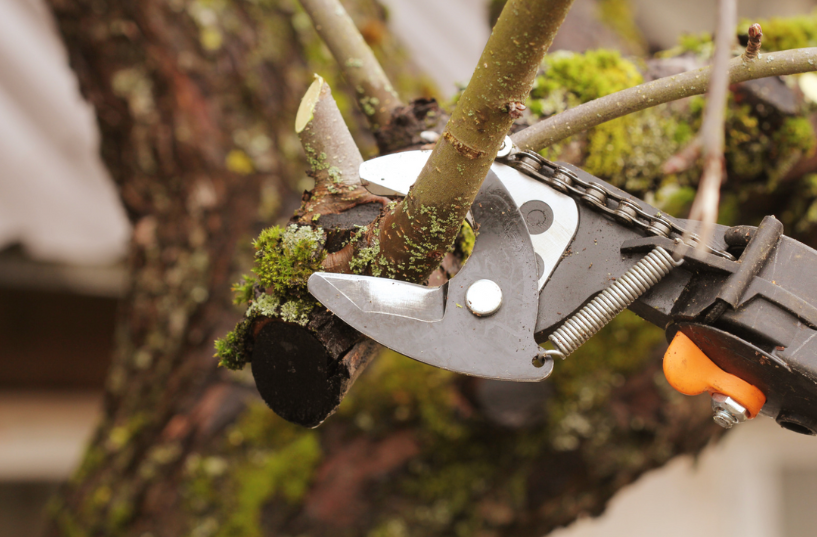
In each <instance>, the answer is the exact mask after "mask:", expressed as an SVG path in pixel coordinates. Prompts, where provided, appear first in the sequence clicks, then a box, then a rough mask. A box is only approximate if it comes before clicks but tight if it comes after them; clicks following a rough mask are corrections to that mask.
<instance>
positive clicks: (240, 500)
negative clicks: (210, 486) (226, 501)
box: [217, 433, 321, 537]
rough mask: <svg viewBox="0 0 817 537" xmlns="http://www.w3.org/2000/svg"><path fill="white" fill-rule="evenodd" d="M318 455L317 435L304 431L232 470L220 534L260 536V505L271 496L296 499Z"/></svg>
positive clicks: (292, 502) (226, 535) (229, 536)
mask: <svg viewBox="0 0 817 537" xmlns="http://www.w3.org/2000/svg"><path fill="white" fill-rule="evenodd" d="M320 459H321V450H320V446H319V445H318V440H317V435H315V434H314V433H313V434H304V435H302V436H300V437H299V438H297V439H295V440H294V441H292V442H291V443H290V444H289V445H287V446H285V447H283V448H281V449H278V450H275V451H270V452H267V453H264V454H257V455H256V456H254V457H252V458H250V459H249V460H248V461H246V462H244V463H243V464H241V465H240V466H239V467H238V468H236V469H234V470H233V472H232V479H233V480H234V483H233V486H234V487H235V497H234V499H233V505H232V506H231V509H230V513H229V516H228V518H227V520H226V521H225V522H224V524H223V525H222V526H221V528H220V529H219V531H218V533H217V535H218V536H219V537H255V536H257V537H260V536H261V535H262V533H261V509H262V507H263V506H264V504H265V503H266V502H268V501H269V500H270V499H272V498H273V497H274V496H276V495H277V496H280V497H282V498H283V499H284V500H285V501H287V502H288V503H290V504H294V503H297V502H298V501H299V500H301V498H303V496H304V494H305V493H306V491H307V490H308V487H309V482H310V480H311V477H312V474H313V472H314V470H315V467H316V466H317V463H318V462H319V461H320Z"/></svg>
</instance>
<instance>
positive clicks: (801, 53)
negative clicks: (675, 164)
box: [512, 48, 817, 151]
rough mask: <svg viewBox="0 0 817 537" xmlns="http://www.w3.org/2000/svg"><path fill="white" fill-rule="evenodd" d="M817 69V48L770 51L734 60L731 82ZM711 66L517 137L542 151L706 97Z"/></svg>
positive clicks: (596, 103)
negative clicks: (657, 108) (682, 101)
mask: <svg viewBox="0 0 817 537" xmlns="http://www.w3.org/2000/svg"><path fill="white" fill-rule="evenodd" d="M814 70H817V48H800V49H793V50H785V51H782V52H775V53H773V54H771V53H769V54H764V55H763V56H762V58H759V59H757V60H754V61H745V60H744V59H743V58H742V57H738V58H734V59H732V60H731V61H730V62H729V64H728V73H729V83H730V84H737V83H740V82H746V81H747V80H755V79H757V78H765V77H768V76H782V75H793V74H797V73H806V72H809V71H814ZM711 72H712V69H711V67H702V68H700V69H695V70H692V71H687V72H685V73H681V74H679V75H673V76H667V77H664V78H659V79H657V80H653V81H652V82H647V83H646V84H640V85H638V86H634V87H632V88H628V89H626V90H623V91H619V92H616V93H612V94H610V95H607V96H605V97H601V98H599V99H596V100H593V101H590V102H588V103H585V104H582V105H579V106H577V107H575V108H571V109H570V110H566V111H564V112H562V113H561V114H556V115H555V116H552V117H549V118H547V119H544V120H542V121H540V122H539V123H536V124H535V125H533V126H531V127H528V128H527V129H524V130H521V131H519V132H517V133H516V134H514V135H513V136H512V138H513V141H514V143H515V144H516V145H517V146H519V147H520V148H522V149H530V150H533V151H538V150H540V149H543V148H545V147H548V146H549V145H552V144H554V143H556V142H558V141H560V140H564V139H565V138H568V137H570V136H573V135H574V134H578V133H580V132H582V131H585V130H587V129H590V128H593V127H595V126H597V125H600V124H602V123H605V122H607V121H610V120H613V119H616V118H619V117H622V116H626V115H628V114H632V113H633V112H638V111H640V110H644V109H647V108H651V107H653V106H658V105H659V104H664V103H668V102H670V101H676V100H678V99H683V98H684V97H690V96H692V95H701V94H702V93H705V92H706V90H707V88H708V87H709V79H710V74H711Z"/></svg>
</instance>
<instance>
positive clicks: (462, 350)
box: [309, 151, 578, 381]
mask: <svg viewBox="0 0 817 537" xmlns="http://www.w3.org/2000/svg"><path fill="white" fill-rule="evenodd" d="M429 154H430V152H429V151H412V152H405V153H398V154H395V155H388V156H385V157H380V158H377V159H374V160H371V161H368V162H366V163H364V164H363V166H361V178H362V179H363V180H364V183H366V184H367V185H377V186H376V187H374V186H370V187H369V188H370V189H371V190H373V191H375V192H379V193H381V194H401V195H405V194H406V193H407V192H408V189H409V188H410V187H411V185H412V184H413V183H414V180H415V179H416V177H417V175H418V174H419V171H420V169H422V167H423V165H424V164H425V162H426V160H427V159H428V156H429ZM472 213H473V217H474V219H475V220H476V222H478V223H479V233H478V236H477V239H476V242H475V245H474V250H473V252H472V254H471V256H470V257H469V258H468V261H467V263H466V264H465V266H464V267H463V268H462V269H461V270H460V271H459V273H458V274H457V275H456V276H454V277H453V278H452V279H451V280H450V281H449V282H447V283H446V284H445V285H443V286H441V287H437V288H428V287H424V286H421V285H415V284H410V283H405V282H400V281H395V280H390V279H386V278H375V277H369V276H357V275H347V274H332V273H321V272H318V273H315V274H313V275H312V276H311V277H310V279H309V291H310V293H312V295H313V296H314V297H315V298H317V299H318V300H319V301H320V302H321V303H322V304H323V305H324V306H326V307H327V308H329V310H331V311H332V312H333V313H335V314H336V315H338V316H339V317H340V318H341V319H343V320H344V321H345V322H346V323H348V324H349V325H351V326H352V327H354V328H355V329H357V330H358V331H360V332H362V333H363V334H366V335H367V336H369V337H371V338H372V339H374V340H375V341H378V342H380V343H381V344H383V345H385V346H387V347H389V348H391V349H393V350H395V351H397V352H400V353H401V354H405V355H406V356H409V357H411V358H414V359H415V360H419V361H421V362H424V363H427V364H430V365H434V366H437V367H441V368H443V369H448V370H451V371H456V372H459V373H463V374H467V375H473V376H478V377H484V378H492V379H502V380H515V381H538V380H542V379H544V378H546V377H547V376H548V375H549V374H550V372H551V371H552V369H553V362H552V360H551V359H550V358H549V357H548V356H547V355H546V353H545V351H544V350H543V349H542V348H541V347H540V346H539V345H538V344H537V342H536V340H535V338H534V330H535V327H536V319H537V316H538V307H539V301H538V294H539V293H538V291H539V289H540V288H541V286H542V285H544V282H545V281H546V280H547V277H548V275H549V274H550V273H551V272H552V271H553V269H554V268H555V266H556V265H557V263H558V261H559V259H560V257H561V255H562V253H563V252H564V251H565V249H566V248H567V246H568V244H569V243H570V240H571V239H572V238H573V234H574V233H575V230H576V226H577V224H578V210H577V208H576V203H575V202H574V201H573V200H572V199H570V198H569V197H567V196H565V195H564V194H561V193H559V192H556V191H554V190H553V189H550V188H549V187H547V186H545V185H543V184H541V183H538V182H537V181H535V180H533V179H530V178H528V177H526V176H524V175H522V174H520V173H519V172H517V171H516V170H514V169H512V168H510V167H508V166H505V165H503V164H498V163H497V164H494V165H493V166H492V168H491V171H490V172H489V173H488V177H487V178H486V180H485V182H484V183H483V185H482V188H481V190H480V191H479V193H478V195H477V197H476V200H475V202H474V205H473V206H472ZM529 227H532V228H533V230H534V231H533V232H531V231H529Z"/></svg>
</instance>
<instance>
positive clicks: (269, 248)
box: [253, 224, 326, 295]
mask: <svg viewBox="0 0 817 537" xmlns="http://www.w3.org/2000/svg"><path fill="white" fill-rule="evenodd" d="M324 239H325V236H324V233H323V230H322V229H320V228H317V229H312V228H311V227H309V226H296V225H294V224H293V225H291V226H289V227H287V228H283V227H281V226H275V227H271V228H267V229H265V230H264V231H262V232H261V234H260V235H259V236H258V238H257V239H256V240H255V241H254V242H253V246H254V247H255V250H256V254H255V265H254V267H253V272H255V273H256V274H257V275H258V281H259V283H260V284H261V285H263V286H264V287H269V288H272V289H273V290H274V291H275V292H276V293H279V294H281V295H285V294H287V293H288V292H289V291H290V290H291V289H292V288H298V287H300V288H303V287H305V286H306V282H307V280H308V279H309V276H310V275H311V274H312V273H313V272H315V271H317V270H319V269H320V266H321V262H322V261H323V259H324V258H325V257H326V253H325V252H324V251H323V242H324Z"/></svg>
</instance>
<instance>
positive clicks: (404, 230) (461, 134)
mask: <svg viewBox="0 0 817 537" xmlns="http://www.w3.org/2000/svg"><path fill="white" fill-rule="evenodd" d="M572 3H573V2H572V0H511V1H509V2H508V3H507V4H506V6H505V8H504V9H503V11H502V14H501V15H500V17H499V20H498V21H497V24H496V26H495V27H494V30H493V32H492V34H491V37H490V39H489V40H488V43H487V45H486V46H485V50H484V51H483V52H482V56H481V57H480V60H479V64H478V65H477V67H476V70H475V71H474V74H473V76H472V77H471V81H470V83H469V84H468V87H467V88H466V89H465V91H464V92H463V94H462V97H461V98H460V100H459V102H458V103H457V108H456V110H455V111H454V113H453V115H452V116H451V119H450V120H449V121H448V124H447V125H446V128H445V131H444V132H443V135H442V137H441V138H440V140H439V141H438V142H437V145H436V146H435V148H434V151H433V152H432V154H431V157H430V158H429V160H428V163H427V164H426V166H425V168H423V171H422V172H421V173H420V176H419V177H418V178H417V182H416V183H415V185H414V187H413V188H412V189H411V191H410V192H409V194H408V196H406V198H405V199H404V200H403V202H401V203H399V204H398V205H397V206H396V207H395V209H394V211H392V212H390V213H388V214H386V215H385V216H384V218H382V219H381V221H380V222H379V224H376V226H378V227H376V228H372V229H370V232H371V233H370V238H371V240H372V241H373V242H376V243H379V245H380V252H381V254H382V259H383V261H382V263H383V267H382V268H383V269H385V270H387V271H388V274H389V275H390V276H391V277H395V278H400V279H406V280H413V281H422V280H424V279H426V278H427V277H428V275H429V274H430V273H431V272H432V271H433V270H434V269H435V268H436V267H437V266H438V265H439V263H440V260H441V259H442V256H443V255H444V254H445V252H446V249H447V248H448V247H449V245H450V244H451V243H452V242H453V240H454V237H455V236H456V234H457V232H458V231H459V229H460V225H461V223H462V221H463V219H464V218H465V214H466V213H467V212H468V209H469V208H470V206H471V203H472V202H473V201H474V198H475V197H476V194H477V192H478V191H479V188H480V186H481V185H482V181H483V180H484V179H485V176H486V175H487V173H488V169H489V168H490V166H491V164H492V163H493V161H494V158H495V157H496V153H497V151H498V150H499V148H500V146H501V145H502V140H503V138H504V137H505V135H506V134H507V132H508V129H510V127H511V125H512V124H513V121H514V119H516V118H517V117H518V116H519V111H520V109H523V108H524V105H523V104H522V103H523V102H524V101H525V99H526V98H527V96H528V93H529V92H530V89H531V86H532V84H533V80H534V77H535V75H536V72H537V70H538V68H539V64H540V63H541V61H542V57H543V56H544V54H545V52H546V51H547V49H548V47H549V46H550V43H551V42H552V41H553V37H554V36H555V35H556V31H557V30H558V28H559V26H560V25H561V24H562V21H563V20H564V18H565V16H566V15H567V12H568V10H569V9H570V6H571V4H572ZM428 230H430V231H428Z"/></svg>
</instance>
